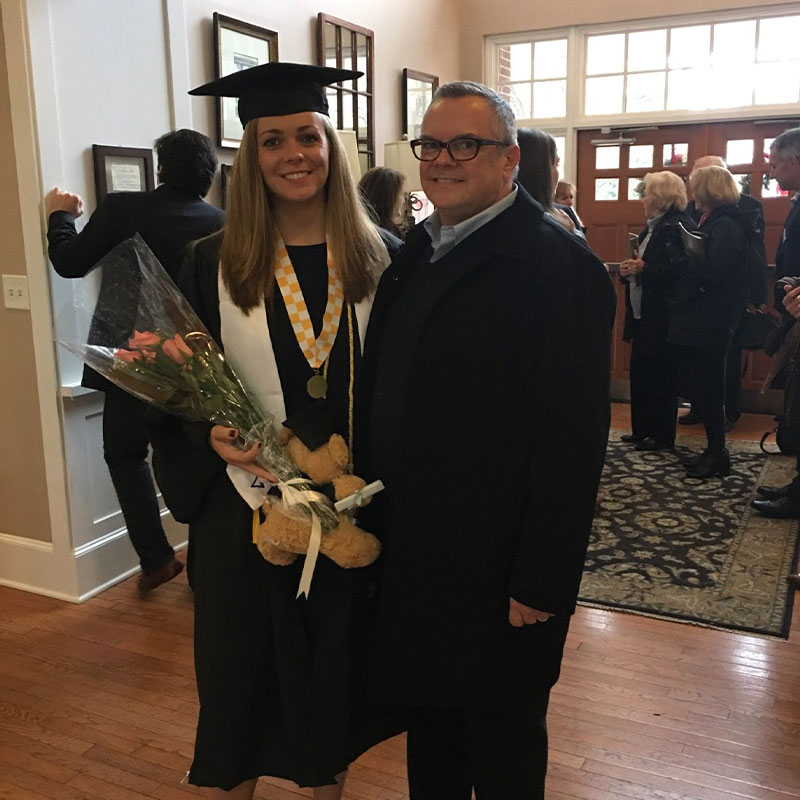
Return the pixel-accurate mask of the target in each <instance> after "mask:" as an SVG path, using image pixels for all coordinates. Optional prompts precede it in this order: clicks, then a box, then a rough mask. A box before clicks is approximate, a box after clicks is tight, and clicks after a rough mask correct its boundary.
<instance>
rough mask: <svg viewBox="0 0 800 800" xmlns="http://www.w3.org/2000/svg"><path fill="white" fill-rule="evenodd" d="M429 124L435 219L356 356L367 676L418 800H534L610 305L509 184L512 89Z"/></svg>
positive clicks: (593, 478) (387, 283) (605, 384)
mask: <svg viewBox="0 0 800 800" xmlns="http://www.w3.org/2000/svg"><path fill="white" fill-rule="evenodd" d="M422 131H423V133H422V138H421V140H417V141H414V142H412V147H413V149H414V152H415V154H416V155H417V158H420V159H421V164H420V174H421V179H422V186H423V189H424V191H425V193H426V195H427V196H428V197H429V198H430V199H431V200H432V201H433V204H434V205H435V206H436V212H435V213H434V214H433V215H432V217H430V218H429V219H428V220H426V221H425V222H424V223H422V224H420V225H417V226H416V228H414V229H413V231H411V232H410V233H409V235H408V237H407V240H406V245H405V248H404V249H403V251H402V252H401V253H400V256H399V257H398V258H397V259H396V260H395V262H394V263H393V264H392V266H391V267H389V269H388V270H387V271H386V272H385V273H384V275H383V278H382V279H381V282H380V285H379V287H378V291H377V294H376V298H375V304H374V306H373V310H372V316H371V319H370V327H369V331H368V334H367V344H366V351H365V356H364V369H365V373H366V375H367V376H368V379H369V380H370V381H371V385H372V387H373V391H372V393H371V407H370V408H368V409H366V410H365V412H366V415H367V416H368V418H369V423H370V436H369V446H370V454H369V460H370V466H371V469H372V471H373V472H374V474H375V475H376V476H380V477H381V478H382V479H383V481H384V483H385V484H386V487H387V488H386V492H384V493H382V494H383V495H384V496H380V495H379V496H378V497H379V498H380V499H379V500H378V501H377V502H375V503H374V505H375V508H373V509H372V511H373V515H372V520H371V521H370V524H371V525H373V528H379V529H380V532H381V533H382V535H383V543H384V564H383V572H382V583H381V592H380V598H379V604H378V611H377V626H376V630H377V641H376V658H375V662H376V663H375V664H374V665H373V670H372V671H371V674H372V675H373V676H374V680H375V681H376V683H377V686H378V689H379V690H380V691H382V693H383V696H384V697H385V698H387V699H388V700H390V701H391V702H392V703H394V704H395V705H397V706H401V707H403V708H404V710H405V711H406V713H407V715H408V731H409V736H408V770H409V783H410V793H411V798H412V800H469V798H470V796H471V791H472V789H473V788H474V789H475V791H476V793H477V797H478V798H479V800H500V799H501V798H503V799H505V798H508V800H510V799H511V798H515V799H518V798H521V797H525V798H526V800H533V799H534V798H542V797H543V796H544V794H543V793H544V777H545V771H546V764H547V734H546V726H545V716H546V711H547V702H548V697H549V692H550V688H551V687H552V685H553V684H554V683H555V681H556V680H557V678H558V674H559V668H560V662H561V656H562V650H563V646H564V640H565V638H566V634H567V628H568V625H569V619H570V615H571V614H572V613H573V611H574V608H575V602H576V597H577V593H578V587H579V585H580V580H581V574H582V568H583V563H584V557H585V551H586V547H587V542H588V537H589V532H590V529H591V524H592V517H593V512H594V503H595V497H596V492H597V486H598V482H599V479H600V472H601V470H602V466H603V459H604V454H605V448H606V441H607V436H608V427H609V396H608V392H609V363H610V361H609V358H610V334H611V326H612V321H613V317H614V306H615V299H614V292H613V289H612V286H611V283H610V281H609V278H608V275H607V273H606V270H605V267H604V266H603V264H602V263H601V262H600V261H599V260H598V259H597V258H596V257H595V256H594V255H593V254H592V252H591V251H590V250H589V249H588V247H587V246H586V245H585V243H583V242H582V241H580V240H579V239H577V238H576V237H574V236H572V235H571V234H570V233H568V232H567V231H566V230H565V229H564V228H563V227H562V226H561V225H559V224H558V223H557V222H555V221H553V220H551V219H548V218H547V217H546V216H545V215H544V213H543V210H542V207H541V206H540V205H539V204H538V203H537V202H536V201H534V200H533V199H532V198H531V197H530V196H529V195H528V194H527V193H526V192H525V191H524V189H522V188H521V187H519V186H517V185H515V184H514V181H513V174H514V170H515V167H516V165H517V163H518V160H519V148H518V147H517V145H516V128H515V123H514V116H513V113H512V111H511V109H510V107H509V106H508V104H507V103H506V102H505V101H504V100H503V99H502V98H501V97H500V96H499V95H497V94H496V93H495V92H493V91H491V90H490V89H487V88H486V87H484V86H481V85H479V84H473V83H468V82H467V83H453V84H447V85H445V86H443V87H441V88H440V89H439V90H438V92H437V94H436V96H435V98H434V100H433V103H432V104H431V106H430V108H429V109H428V112H427V114H426V115H425V119H424V122H423V127H422ZM368 527H369V526H368ZM373 528H371V529H373Z"/></svg>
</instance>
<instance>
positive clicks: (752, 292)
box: [679, 156, 769, 430]
mask: <svg viewBox="0 0 800 800" xmlns="http://www.w3.org/2000/svg"><path fill="white" fill-rule="evenodd" d="M698 167H723V168H725V169H727V166H726V164H725V161H724V159H722V158H721V157H720V156H701V157H700V158H698V159H697V160H696V161H695V162H694V167H693V169H697V168H698ZM736 205H737V208H738V209H739V221H740V222H741V224H742V227H743V228H744V230H745V232H746V233H747V289H748V294H747V305H746V307H745V308H744V309H743V312H745V313H748V314H759V313H763V311H764V309H765V308H766V304H767V299H768V297H769V293H768V289H767V251H766V248H765V247H764V206H763V205H762V204H761V201H760V200H758V199H756V198H755V197H751V196H750V195H749V194H742V195H740V196H739V200H738V202H737V204H736ZM686 213H687V214H688V215H689V216H690V217H691V218H692V219H693V220H694V221H695V223H698V222H699V221H700V217H701V216H702V213H701V212H700V211H699V210H698V209H697V207H696V206H695V202H694V200H690V201H689V204H688V205H687V207H686ZM744 320H745V316H744V313H743V314H742V322H740V323H739V327H740V328H741V326H742V324H743V322H744ZM737 333H738V331H737ZM741 415H742V347H741V345H739V344H737V336H736V334H734V337H733V341H732V342H731V346H730V347H729V348H728V358H727V361H726V364H725V419H726V425H725V428H726V430H730V429H731V428H732V427H733V426H734V425H735V424H736V421H737V420H738V419H739V417H740V416H741ZM679 422H680V423H681V425H695V424H696V423H698V422H700V418H699V417H698V416H697V415H696V414H695V413H694V412H693V411H691V410H690V411H689V413H688V414H684V416H682V417H681V418H680V420H679Z"/></svg>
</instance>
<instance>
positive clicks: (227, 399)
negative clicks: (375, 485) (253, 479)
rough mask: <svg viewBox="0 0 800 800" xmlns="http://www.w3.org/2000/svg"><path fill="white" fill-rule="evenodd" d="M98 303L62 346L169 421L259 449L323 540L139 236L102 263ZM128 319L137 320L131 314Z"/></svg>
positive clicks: (244, 401)
mask: <svg viewBox="0 0 800 800" xmlns="http://www.w3.org/2000/svg"><path fill="white" fill-rule="evenodd" d="M98 269H102V280H101V284H100V289H99V296H98V297H97V299H96V302H95V301H94V299H90V300H86V301H83V302H81V301H78V302H76V304H75V308H76V311H77V321H78V323H79V324H80V323H84V325H83V326H84V328H86V327H87V323H88V332H87V333H85V334H81V333H80V331H78V332H76V333H75V334H73V339H72V340H65V339H63V338H62V339H61V344H62V345H63V346H64V347H65V348H67V349H68V350H69V351H70V352H71V353H73V354H74V355H76V356H77V357H78V358H80V359H81V360H82V361H84V362H85V363H86V364H88V365H89V366H90V367H92V368H93V369H94V370H96V371H97V372H99V373H100V374H101V375H103V376H104V377H105V378H107V379H108V380H110V381H111V382H112V383H115V384H116V385H117V386H119V387H120V388H122V389H124V390H125V391H126V392H129V393H130V394H132V395H134V396H135V397H138V398H139V399H140V400H143V401H144V402H146V403H148V404H150V405H153V406H156V407H157V408H160V409H161V410H163V411H165V412H167V413H168V414H174V415H175V416H178V417H181V418H183V419H187V420H191V421H203V422H212V423H215V424H217V425H225V426H227V427H230V428H235V429H236V430H237V431H238V432H239V436H238V438H237V440H236V442H235V444H236V445H237V446H238V447H240V448H241V449H242V450H248V449H250V447H252V446H253V445H254V444H255V443H256V442H261V443H262V446H261V448H260V450H259V451H258V456H257V462H258V464H259V465H260V466H262V467H264V468H265V469H267V470H268V471H269V472H271V473H273V475H275V476H277V478H278V479H279V481H280V483H279V484H278V485H279V487H280V488H281V489H282V491H283V492H284V495H285V497H286V496H288V497H289V498H292V500H291V503H292V504H293V505H294V506H295V507H296V508H298V509H299V510H300V512H301V513H302V514H304V515H306V516H309V517H311V518H312V523H313V522H315V520H318V522H319V524H320V526H321V529H322V530H323V531H327V530H331V529H332V528H334V527H335V526H336V524H337V519H336V513H335V510H334V508H333V506H332V504H331V503H330V501H329V500H328V499H327V498H326V497H325V495H323V494H321V493H320V492H319V491H317V489H316V487H315V486H314V485H313V484H312V483H311V482H310V481H309V480H308V479H307V478H305V477H303V476H302V474H301V472H300V470H299V469H298V468H297V466H296V465H295V464H294V463H293V462H292V460H291V459H290V458H289V456H288V454H287V453H286V451H285V450H284V449H283V447H282V446H281V445H280V443H279V441H278V435H277V432H276V431H275V427H274V419H273V418H272V416H271V415H270V414H269V413H267V412H265V411H263V410H262V409H260V408H259V407H258V406H257V405H256V403H255V402H254V401H253V400H252V398H251V397H250V396H249V395H248V393H247V391H246V389H245V388H244V386H243V385H242V383H241V382H240V381H239V379H238V378H237V377H236V374H235V373H234V371H233V370H232V369H231V366H230V365H229V364H228V362H227V361H226V360H225V356H224V354H223V353H222V351H221V350H220V349H219V347H218V346H217V344H216V342H214V340H213V339H212V338H211V336H210V334H209V333H208V331H207V330H206V328H205V326H204V325H203V323H202V322H201V321H200V319H199V318H198V317H197V315H196V314H195V312H194V310H193V309H192V307H191V306H190V305H189V303H188V301H187V300H186V298H185V297H184V296H183V295H182V294H181V293H180V291H179V290H178V288H177V287H176V286H175V284H174V283H173V282H172V280H171V279H170V277H169V275H167V273H166V271H165V270H164V268H163V267H162V266H161V264H160V263H159V261H158V259H157V258H156V257H155V256H154V255H153V253H152V252H151V251H150V249H149V248H148V247H147V245H146V244H145V242H144V240H143V239H142V238H141V237H140V236H139V235H138V234H136V235H135V236H134V237H133V238H131V239H127V240H126V241H124V242H122V243H121V244H120V245H118V246H117V247H115V248H114V249H113V250H112V251H111V252H110V253H108V255H106V256H105V257H104V258H103V259H101V260H100V261H99V262H98V263H97V264H96V265H95V267H93V268H92V272H94V271H95V270H98ZM134 310H135V311H134Z"/></svg>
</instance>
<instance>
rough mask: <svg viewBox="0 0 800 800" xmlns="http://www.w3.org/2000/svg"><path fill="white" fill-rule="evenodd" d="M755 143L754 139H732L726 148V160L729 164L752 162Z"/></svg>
mask: <svg viewBox="0 0 800 800" xmlns="http://www.w3.org/2000/svg"><path fill="white" fill-rule="evenodd" d="M753 145H754V142H753V140H752V139H731V140H730V141H729V142H728V146H727V147H726V148H725V161H727V162H728V164H752V163H753Z"/></svg>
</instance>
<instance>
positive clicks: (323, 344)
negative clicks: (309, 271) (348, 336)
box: [275, 242, 344, 397]
mask: <svg viewBox="0 0 800 800" xmlns="http://www.w3.org/2000/svg"><path fill="white" fill-rule="evenodd" d="M275 280H276V281H277V284H278V288H279V289H280V290H281V296H282V297H283V302H284V304H285V306H286V313H287V314H288V315H289V322H291V324H292V330H293V331H294V335H295V337H296V338H297V344H298V345H299V346H300V350H301V351H302V353H303V355H304V356H305V359H306V361H307V362H308V365H309V366H310V367H311V368H312V369H313V370H314V371H315V373H316V374H315V375H314V376H313V377H312V378H311V379H310V380H309V381H308V384H307V390H308V393H309V394H310V395H311V396H312V397H325V394H326V392H327V380H326V379H325V378H324V377H323V376H322V375H320V374H319V370H320V369H321V367H322V366H323V365H324V364H325V362H326V361H327V360H328V357H329V356H330V354H331V350H332V349H333V343H334V342H335V341H336V334H337V333H338V332H339V321H340V320H341V318H342V308H343V307H344V287H343V286H342V281H341V279H340V278H339V273H338V271H337V269H336V264H334V262H333V258H332V256H331V251H330V248H328V301H327V303H326V304H325V313H324V314H323V316H322V330H321V331H320V333H319V336H318V337H315V335H314V326H313V325H312V324H311V317H310V316H309V314H308V308H307V307H306V301H305V298H304V297H303V290H302V289H301V288H300V281H298V279H297V274H296V273H295V271H294V267H293V266H292V261H291V259H290V258H289V254H288V253H287V252H286V247H285V245H284V244H283V242H279V243H278V250H277V253H276V254H275Z"/></svg>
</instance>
